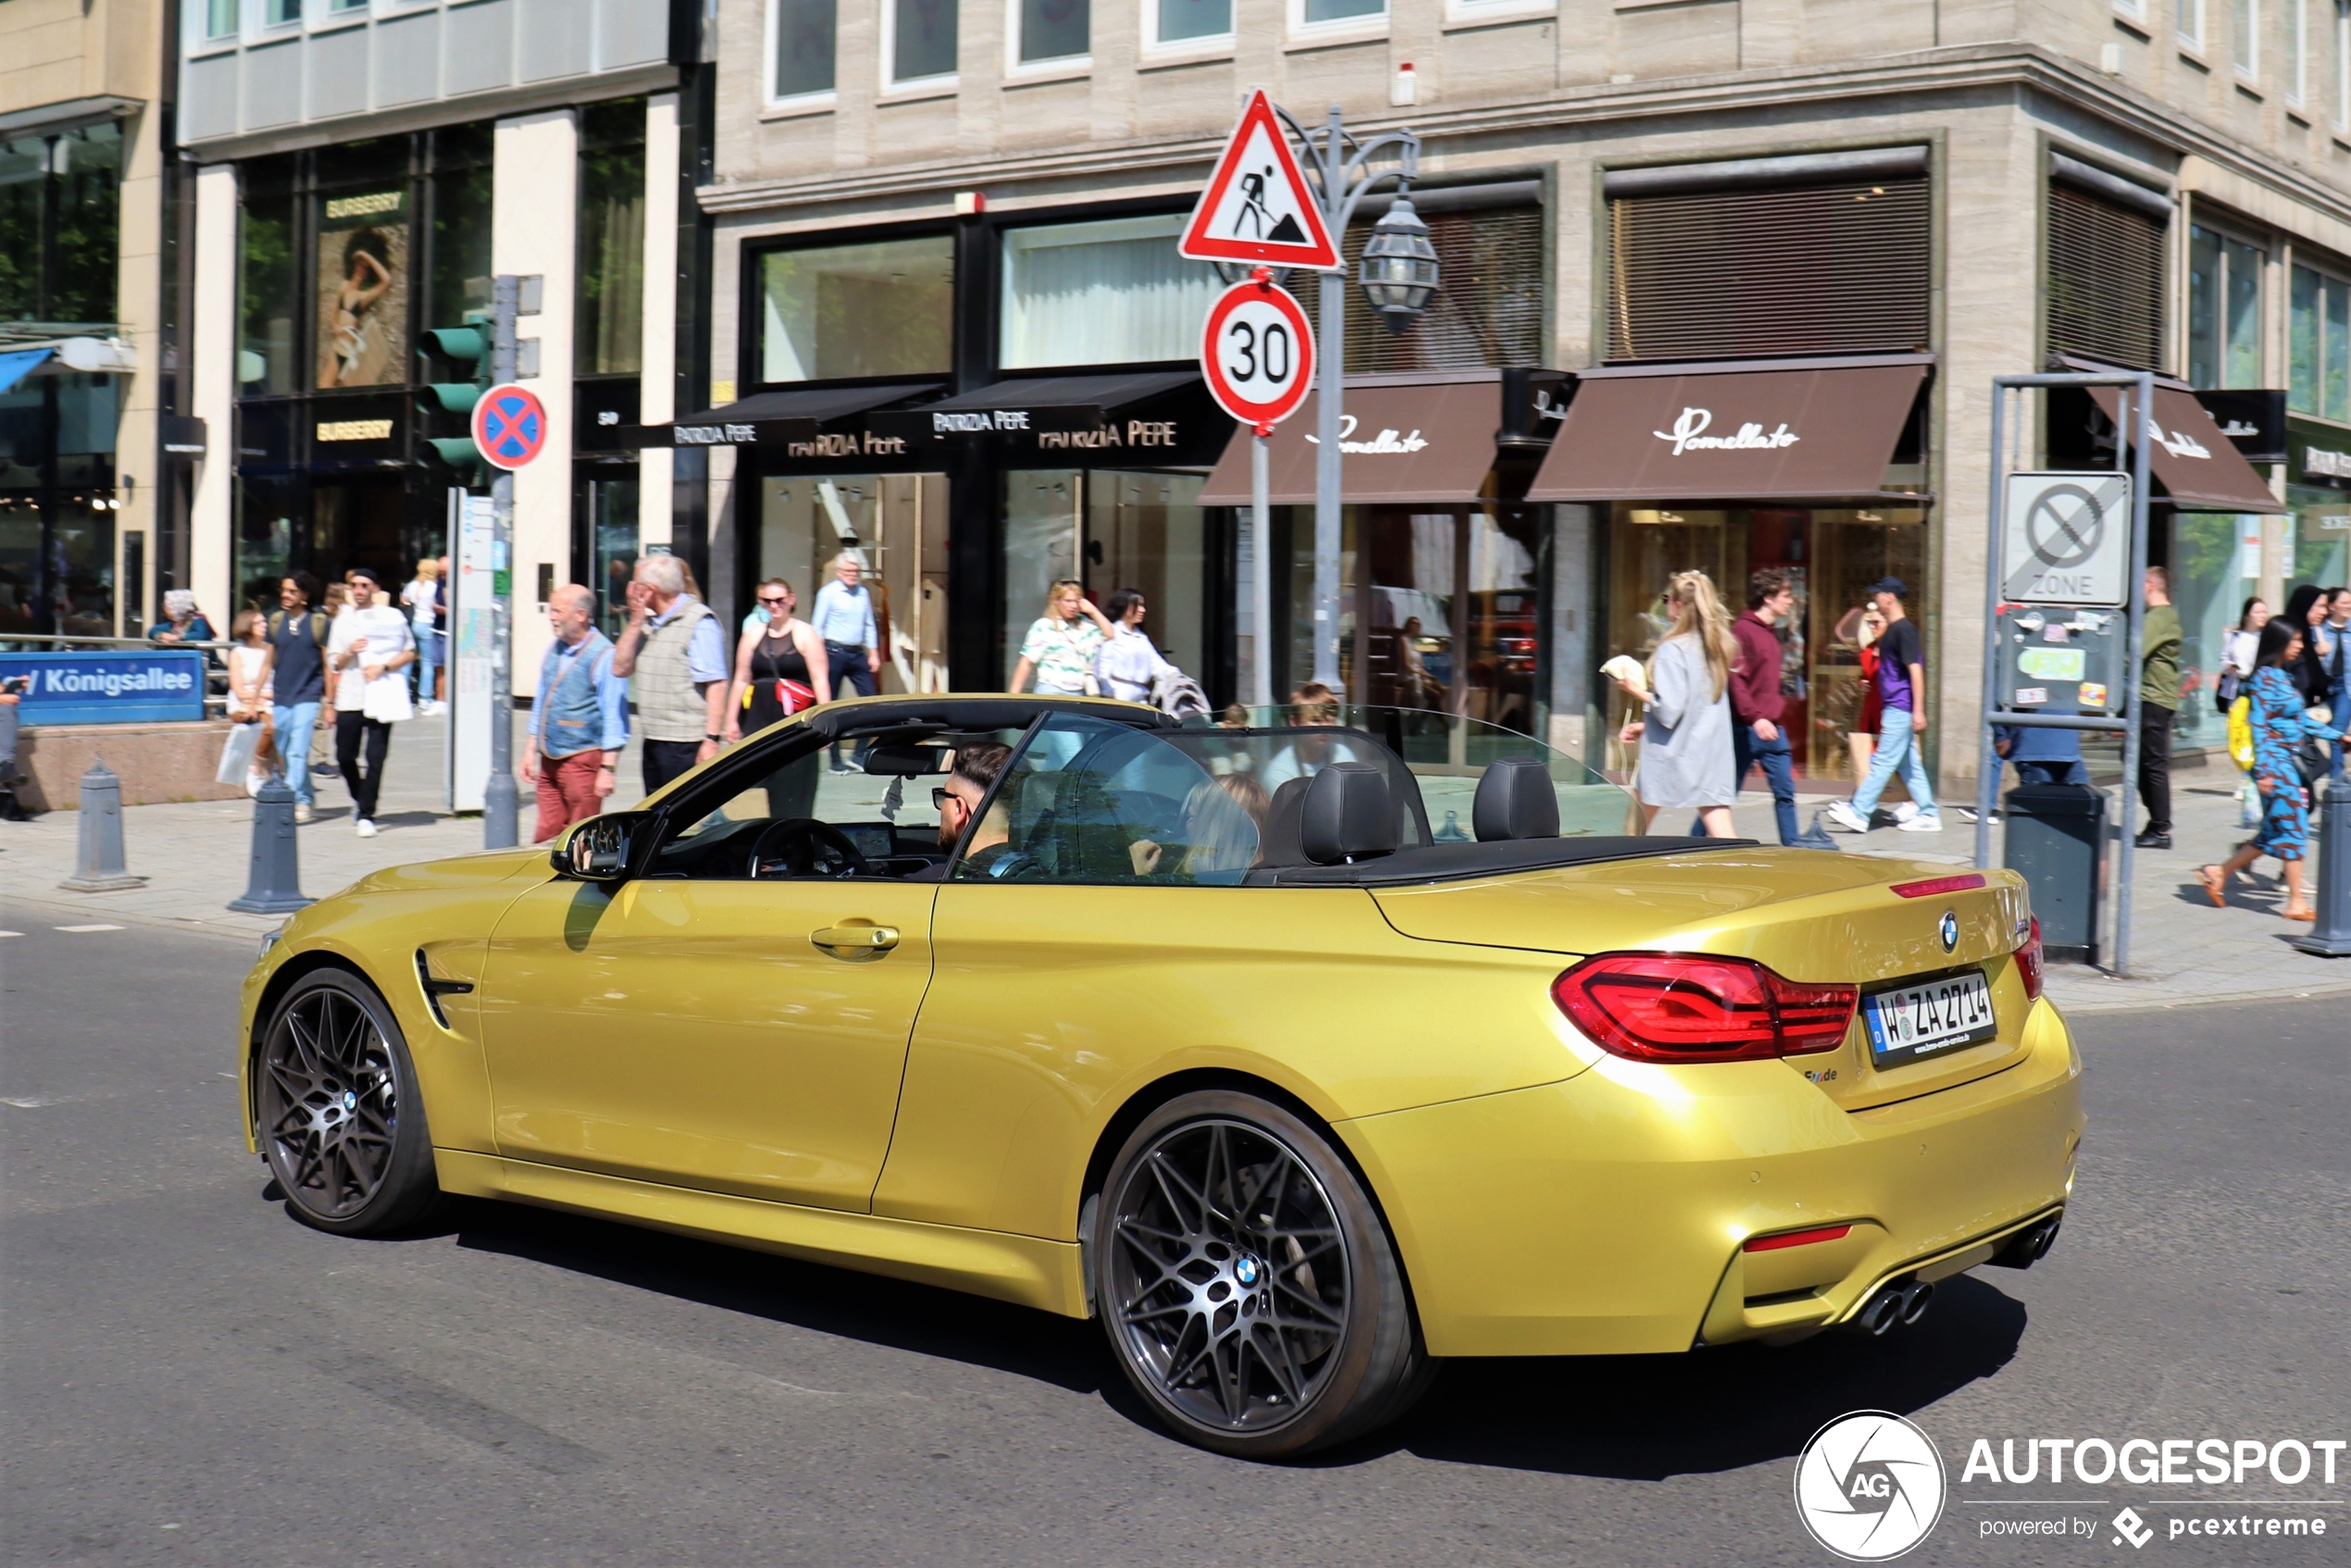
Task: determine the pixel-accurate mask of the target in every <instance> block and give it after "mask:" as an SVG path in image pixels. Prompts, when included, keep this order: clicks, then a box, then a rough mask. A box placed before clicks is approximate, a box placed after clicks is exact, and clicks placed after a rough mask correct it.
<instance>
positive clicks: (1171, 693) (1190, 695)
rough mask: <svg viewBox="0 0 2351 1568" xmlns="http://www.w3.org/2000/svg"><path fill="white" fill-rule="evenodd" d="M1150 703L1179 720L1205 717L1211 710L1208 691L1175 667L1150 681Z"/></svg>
mask: <svg viewBox="0 0 2351 1568" xmlns="http://www.w3.org/2000/svg"><path fill="white" fill-rule="evenodd" d="M1151 705H1152V706H1153V707H1156V708H1157V709H1159V711H1160V712H1161V713H1163V714H1165V715H1167V716H1169V717H1171V718H1174V719H1176V720H1178V721H1179V722H1180V721H1182V720H1184V719H1189V718H1206V717H1207V716H1209V714H1210V713H1211V712H1212V711H1213V710H1212V709H1211V708H1210V707H1209V705H1208V693H1207V692H1205V691H1201V690H1200V682H1199V681H1197V680H1194V679H1193V678H1191V677H1190V676H1188V675H1186V674H1185V673H1184V672H1183V671H1181V670H1176V669H1171V670H1169V671H1168V672H1167V673H1166V674H1164V675H1163V676H1161V677H1160V678H1158V679H1156V680H1154V681H1152V682H1151Z"/></svg>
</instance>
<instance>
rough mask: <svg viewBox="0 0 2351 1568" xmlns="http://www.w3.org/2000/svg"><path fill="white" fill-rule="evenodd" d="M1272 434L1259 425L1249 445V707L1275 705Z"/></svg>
mask: <svg viewBox="0 0 2351 1568" xmlns="http://www.w3.org/2000/svg"><path fill="white" fill-rule="evenodd" d="M1273 433H1274V428H1273V427H1272V426H1271V425H1260V426H1258V427H1257V428H1256V429H1255V430H1254V432H1252V433H1251V435H1250V447H1249V500H1250V509H1249V555H1250V561H1252V562H1254V563H1255V566H1254V567H1253V569H1252V570H1251V571H1250V581H1249V624H1250V626H1251V627H1253V628H1256V631H1255V636H1254V639H1253V648H1252V651H1251V653H1250V670H1249V701H1250V706H1252V707H1260V708H1269V707H1272V706H1273V705H1274V557H1273V537H1274V530H1273V528H1272V526H1271V515H1272V514H1271V508H1270V507H1269V506H1268V505H1267V504H1266V495H1267V492H1269V491H1270V490H1271V488H1272V485H1271V482H1270V481H1269V479H1267V476H1266V469H1267V466H1268V465H1267V457H1266V447H1267V444H1268V442H1267V440H1266V438H1267V437H1269V436H1271V435H1272V434H1273Z"/></svg>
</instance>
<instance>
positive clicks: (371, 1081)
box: [255, 969, 441, 1236]
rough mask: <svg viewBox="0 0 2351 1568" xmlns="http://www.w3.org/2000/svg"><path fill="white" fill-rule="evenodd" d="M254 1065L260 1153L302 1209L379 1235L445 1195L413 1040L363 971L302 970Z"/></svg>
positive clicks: (347, 1229)
mask: <svg viewBox="0 0 2351 1568" xmlns="http://www.w3.org/2000/svg"><path fill="white" fill-rule="evenodd" d="M255 1069H256V1072H255V1076H256V1077H257V1079H258V1080H259V1082H258V1086H257V1087H258V1090H259V1092H258V1094H257V1095H256V1101H257V1109H258V1111H259V1114H260V1133H261V1149H262V1153H263V1155H264V1157H266V1158H267V1160H268V1162H269V1173H270V1175H272V1176H276V1177H277V1178H278V1186H279V1188H280V1190H282V1191H283V1192H284V1193H285V1195H286V1200H287V1202H288V1204H289V1205H290V1206H291V1207H292V1210H293V1213H294V1215H295V1217H296V1218H298V1219H300V1220H302V1221H303V1222H304V1223H305V1224H306V1225H312V1226H317V1228H319V1229H320V1230H326V1231H332V1232H334V1233H336V1234H337V1235H341V1236H378V1235H383V1234H386V1233H388V1232H393V1231H398V1230H402V1229H404V1228H406V1227H407V1226H413V1225H416V1224H417V1222H419V1221H420V1220H422V1219H424V1218H425V1216H426V1215H427V1214H429V1213H430V1212H431V1211H432V1209H433V1207H434V1206H435V1205H436V1204H437V1203H438V1202H439V1201H440V1199H441V1189H440V1187H439V1185H438V1184H437V1183H436V1182H435V1180H434V1178H433V1165H432V1138H431V1135H430V1134H429V1132H428V1131H427V1130H426V1128H425V1107H424V1099H423V1097H422V1095H420V1094H419V1093H418V1092H417V1074H416V1069H415V1068H414V1066H412V1065H411V1064H410V1063H409V1060H408V1044H407V1041H406V1040H404V1039H402V1038H401V1034H400V1025H399V1024H398V1022H397V1021H396V1020H394V1019H393V1017H392V1009H391V1008H389V1007H387V1006H385V1005H384V1002H383V999H382V998H381V997H379V996H378V995H377V994H376V993H375V991H374V990H373V989H371V988H370V987H369V986H368V985H367V982H366V981H365V980H362V979H361V978H359V977H358V976H356V975H354V974H351V973H349V972H348V971H346V970H342V969H320V970H317V971H315V972H313V973H311V974H309V975H305V976H304V977H302V978H301V979H300V980H297V981H296V982H295V983H294V984H293V986H292V988H291V989H288V990H287V992H286V994H285V995H284V996H282V997H280V999H279V1001H278V1006H277V1010H276V1012H274V1013H273V1014H271V1015H270V1018H269V1027H268V1030H267V1033H265V1034H264V1035H263V1036H262V1040H261V1051H260V1053H259V1055H258V1056H257V1057H256V1058H255Z"/></svg>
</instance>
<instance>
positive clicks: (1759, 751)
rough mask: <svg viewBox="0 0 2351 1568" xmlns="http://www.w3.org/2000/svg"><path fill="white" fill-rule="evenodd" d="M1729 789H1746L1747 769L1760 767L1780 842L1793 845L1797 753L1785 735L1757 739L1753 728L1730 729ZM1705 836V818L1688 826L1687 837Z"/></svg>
mask: <svg viewBox="0 0 2351 1568" xmlns="http://www.w3.org/2000/svg"><path fill="white" fill-rule="evenodd" d="M1731 764H1732V768H1733V772H1732V776H1731V780H1732V781H1731V790H1732V791H1733V792H1734V793H1736V792H1737V791H1738V790H1744V789H1746V788H1747V770H1748V768H1750V767H1759V766H1760V767H1761V768H1762V770H1763V781H1764V782H1765V783H1766V784H1768V785H1770V786H1771V790H1772V815H1773V817H1775V818H1776V819H1777V820H1778V822H1779V826H1780V842H1781V843H1783V844H1793V843H1795V842H1796V840H1797V835H1798V834H1799V833H1801V832H1802V831H1803V829H1802V828H1799V827H1798V826H1797V820H1796V753H1794V751H1792V750H1791V749H1790V748H1789V746H1788V743H1787V732H1786V731H1785V730H1782V731H1781V732H1780V735H1779V738H1778V739H1777V740H1757V739H1756V738H1755V728H1754V727H1753V726H1752V725H1746V724H1733V725H1732V726H1731ZM1705 836H1706V819H1705V818H1704V817H1699V818H1698V819H1696V820H1695V821H1693V822H1692V823H1691V824H1690V837H1691V838H1693V839H1701V838H1704V837H1705Z"/></svg>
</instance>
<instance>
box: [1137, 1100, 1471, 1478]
mask: <svg viewBox="0 0 2351 1568" xmlns="http://www.w3.org/2000/svg"><path fill="white" fill-rule="evenodd" d="M1092 1242H1093V1249H1094V1258H1095V1274H1096V1285H1095V1294H1096V1300H1095V1303H1094V1308H1095V1312H1096V1313H1097V1315H1099V1316H1100V1317H1101V1320H1102V1326H1103V1328H1104V1330H1105V1332H1107V1333H1108V1335H1109V1336H1110V1342H1111V1349H1112V1350H1113V1353H1114V1354H1115V1355H1116V1356H1117V1358H1118V1363H1119V1366H1120V1368H1121V1369H1122V1370H1123V1371H1124V1372H1125V1373H1126V1377H1127V1380H1128V1381H1129V1382H1131V1383H1132V1384H1133V1385H1134V1386H1135V1388H1136V1390H1137V1391H1138V1392H1139V1393H1140V1394H1141V1395H1142V1396H1143V1398H1144V1399H1145V1400H1147V1401H1149V1402H1150V1404H1151V1407H1152V1409H1153V1411H1154V1412H1157V1413H1158V1415H1159V1416H1160V1418H1161V1419H1162V1420H1163V1421H1164V1422H1165V1423H1166V1424H1167V1425H1169V1426H1170V1427H1172V1428H1173V1429H1174V1430H1175V1431H1176V1434H1177V1435H1178V1436H1180V1437H1184V1438H1185V1439H1187V1440H1188V1441H1190V1442H1193V1443H1197V1444H1199V1445H1200V1447H1202V1448H1207V1449H1213V1450H1217V1451H1218V1452H1221V1453H1228V1454H1235V1455H1238V1456H1240V1457H1243V1458H1249V1459H1278V1458H1281V1457H1284V1456H1286V1455H1289V1454H1298V1453H1304V1452H1306V1451H1308V1450H1312V1449H1317V1448H1324V1447H1327V1446H1328V1445H1330V1444H1333V1443H1337V1442H1343V1441H1345V1440H1346V1439H1348V1438H1350V1437H1356V1436H1359V1435H1361V1434H1362V1433H1364V1432H1368V1431H1370V1430H1372V1429H1373V1428H1374V1427H1376V1426H1380V1425H1385V1424H1386V1423H1387V1422H1389V1421H1392V1420H1394V1419H1395V1418H1396V1417H1398V1416H1399V1415H1401V1414H1402V1413H1403V1412H1404V1411H1405V1410H1406V1409H1407V1408H1408V1407H1409V1406H1410V1405H1411V1404H1412V1400H1415V1399H1417V1398H1418V1397H1419V1395H1420V1393H1421V1390H1422V1389H1423V1388H1424V1387H1425V1386H1426V1384H1427V1380H1428V1376H1429V1374H1430V1372H1431V1371H1432V1370H1433V1365H1432V1363H1430V1361H1429V1358H1428V1356H1427V1354H1426V1352H1425V1351H1424V1350H1422V1348H1421V1345H1420V1337H1419V1333H1418V1331H1417V1329H1416V1328H1415V1326H1414V1325H1413V1322H1412V1301H1411V1298H1410V1295H1409V1292H1408V1291H1407V1289H1406V1288H1405V1284H1404V1276H1403V1270H1402V1268H1401V1267H1400V1266H1399V1263H1397V1259H1396V1251H1395V1249H1394V1247H1393V1246H1392V1245H1391V1244H1390V1243H1389V1241H1388V1238H1387V1227H1386V1226H1384V1225H1383V1224H1382V1223H1381V1221H1380V1217H1379V1214H1378V1213H1377V1212H1376V1211H1375V1209H1374V1207H1373V1205H1372V1201H1371V1198H1370V1195H1369V1194H1368V1193H1366V1192H1365V1191H1364V1190H1363V1188H1362V1184H1361V1183H1360V1182H1358V1181H1357V1180H1356V1179H1355V1176H1354V1173H1353V1172H1352V1171H1351V1170H1350V1169H1349V1168H1348V1165H1347V1164H1346V1163H1345V1162H1344V1161H1342V1160H1340V1159H1339V1158H1338V1157H1337V1154H1336V1153H1335V1152H1334V1151H1332V1149H1331V1148H1330V1146H1329V1144H1328V1143H1327V1142H1326V1141H1325V1139H1324V1138H1323V1136H1322V1135H1321V1134H1320V1133H1318V1132H1317V1131H1316V1130H1315V1129H1314V1128H1313V1127H1312V1126H1309V1125H1307V1124H1306V1123H1305V1122H1304V1121H1302V1120H1300V1118H1299V1117H1298V1116H1296V1115H1294V1114H1291V1113H1290V1112H1288V1111H1286V1110H1284V1109H1283V1108H1281V1107H1280V1106H1278V1105H1275V1104H1273V1103H1271V1102H1269V1101H1263V1100H1260V1099H1258V1098H1256V1097H1255V1096H1252V1095H1245V1094H1238V1093H1230V1092H1224V1091H1213V1092H1208V1093H1200V1094H1188V1095H1185V1096H1183V1097H1182V1098H1181V1099H1178V1100H1175V1101H1170V1102H1169V1103H1168V1104H1166V1105H1163V1106H1162V1107H1161V1108H1160V1109H1159V1110H1157V1111H1156V1112H1154V1113H1152V1114H1151V1116H1150V1117H1148V1118H1147V1119H1146V1120H1145V1121H1144V1122H1143V1125H1142V1126H1139V1127H1138V1128H1136V1129H1135V1132H1134V1134H1133V1136H1132V1137H1130V1138H1129V1139H1127V1140H1126V1147H1125V1148H1124V1149H1123V1150H1121V1151H1120V1152H1119V1156H1118V1159H1117V1162H1116V1163H1115V1164H1113V1166H1112V1167H1111V1173H1110V1179H1109V1181H1108V1183H1107V1184H1106V1186H1105V1187H1104V1189H1103V1195H1102V1200H1101V1203H1100V1204H1099V1205H1098V1206H1097V1208H1096V1211H1095V1231H1094V1236H1093V1238H1092Z"/></svg>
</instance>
